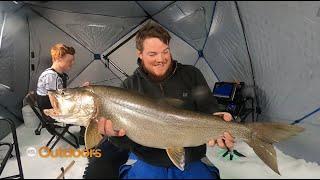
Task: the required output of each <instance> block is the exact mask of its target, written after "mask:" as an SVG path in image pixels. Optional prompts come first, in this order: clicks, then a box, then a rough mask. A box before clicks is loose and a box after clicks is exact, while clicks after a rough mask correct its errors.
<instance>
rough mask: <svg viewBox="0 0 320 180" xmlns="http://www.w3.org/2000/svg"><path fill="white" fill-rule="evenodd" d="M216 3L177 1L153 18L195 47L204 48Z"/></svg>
mask: <svg viewBox="0 0 320 180" xmlns="http://www.w3.org/2000/svg"><path fill="white" fill-rule="evenodd" d="M214 4H215V2H214V1H195V2H188V3H185V2H183V1H177V2H176V3H173V4H171V5H170V6H168V7H167V8H166V9H165V10H163V11H162V12H161V13H159V14H157V15H155V16H154V17H153V18H154V19H155V20H157V21H158V22H159V23H160V24H161V25H163V26H164V27H166V28H167V29H168V30H170V31H171V32H175V33H176V34H177V35H178V36H179V37H180V38H182V39H183V40H184V41H186V42H188V43H189V44H190V45H191V46H192V47H193V48H195V49H197V50H202V49H203V46H204V44H205V41H206V38H207V35H208V32H209V29H210V24H211V19H212V14H213V9H214Z"/></svg>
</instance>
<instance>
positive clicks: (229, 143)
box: [208, 112, 234, 149]
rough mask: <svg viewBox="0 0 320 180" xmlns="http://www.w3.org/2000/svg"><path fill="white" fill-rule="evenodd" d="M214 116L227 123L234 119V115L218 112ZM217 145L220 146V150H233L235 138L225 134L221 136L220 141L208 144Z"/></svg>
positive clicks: (212, 141)
mask: <svg viewBox="0 0 320 180" xmlns="http://www.w3.org/2000/svg"><path fill="white" fill-rule="evenodd" d="M213 115H216V116H220V117H222V119H223V120H225V121H231V120H232V119H233V118H232V115H231V114H230V113H227V112H216V113H213ZM215 144H218V146H219V147H220V148H228V149H232V148H233V146H234V138H233V137H232V135H231V134H230V133H229V132H224V133H223V135H222V136H220V137H219V138H218V139H216V140H210V141H209V142H208V145H209V146H214V145H215Z"/></svg>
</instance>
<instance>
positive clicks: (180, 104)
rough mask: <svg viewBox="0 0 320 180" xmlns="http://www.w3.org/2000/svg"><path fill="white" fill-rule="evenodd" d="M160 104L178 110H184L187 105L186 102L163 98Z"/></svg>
mask: <svg viewBox="0 0 320 180" xmlns="http://www.w3.org/2000/svg"><path fill="white" fill-rule="evenodd" d="M158 103H159V104H163V105H165V106H168V105H171V106H174V107H176V108H182V107H183V106H184V105H185V102H184V101H183V100H181V99H176V98H161V99H159V100H158Z"/></svg>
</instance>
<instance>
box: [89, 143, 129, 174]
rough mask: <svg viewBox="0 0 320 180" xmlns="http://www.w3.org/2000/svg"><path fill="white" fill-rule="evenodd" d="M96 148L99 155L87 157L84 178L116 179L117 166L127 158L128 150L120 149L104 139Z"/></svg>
mask: <svg viewBox="0 0 320 180" xmlns="http://www.w3.org/2000/svg"><path fill="white" fill-rule="evenodd" d="M97 149H101V154H102V155H101V157H100V158H97V157H92V158H89V163H88V166H87V167H86V169H85V172H84V175H83V178H84V179H118V178H119V168H120V166H121V165H122V164H124V163H126V161H127V160H128V154H129V151H126V150H121V149H119V148H117V147H116V146H114V145H113V144H111V143H110V142H109V141H107V140H106V141H104V142H103V143H102V144H101V145H100V146H99V147H98V148H97Z"/></svg>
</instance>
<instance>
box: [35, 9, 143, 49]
mask: <svg viewBox="0 0 320 180" xmlns="http://www.w3.org/2000/svg"><path fill="white" fill-rule="evenodd" d="M33 9H34V10H35V11H37V12H39V13H40V14H41V15H42V16H44V17H45V18H46V19H48V21H52V23H54V24H55V25H56V26H57V27H59V28H61V29H62V30H63V31H65V32H66V33H68V34H69V35H70V36H71V37H73V38H74V39H76V40H77V41H78V42H79V43H80V44H82V45H83V46H85V47H87V48H88V49H89V50H90V51H91V52H93V53H96V54H97V53H101V52H103V51H104V50H106V49H108V48H109V47H110V46H112V44H114V43H116V42H117V41H118V40H119V39H120V38H122V37H123V36H124V35H125V34H127V33H128V32H130V31H131V30H132V29H134V28H135V27H136V26H138V25H139V24H140V23H141V22H142V21H143V20H144V19H146V17H136V18H121V17H111V16H101V15H88V14H79V13H67V12H61V11H56V10H51V9H46V8H39V7H33Z"/></svg>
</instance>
